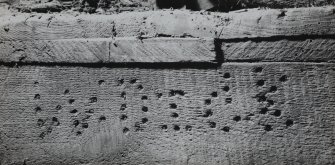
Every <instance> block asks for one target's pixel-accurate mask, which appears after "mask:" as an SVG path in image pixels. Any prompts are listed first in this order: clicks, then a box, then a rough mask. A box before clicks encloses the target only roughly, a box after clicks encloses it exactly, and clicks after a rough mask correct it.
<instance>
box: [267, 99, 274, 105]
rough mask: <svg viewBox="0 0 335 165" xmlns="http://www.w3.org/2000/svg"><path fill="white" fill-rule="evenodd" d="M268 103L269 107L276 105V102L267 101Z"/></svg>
mask: <svg viewBox="0 0 335 165" xmlns="http://www.w3.org/2000/svg"><path fill="white" fill-rule="evenodd" d="M267 102H268V103H267V105H268V106H269V107H270V106H272V105H274V104H275V102H274V101H273V100H267Z"/></svg>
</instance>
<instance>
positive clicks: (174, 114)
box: [171, 112, 179, 118]
mask: <svg viewBox="0 0 335 165" xmlns="http://www.w3.org/2000/svg"><path fill="white" fill-rule="evenodd" d="M178 116H179V115H178V113H176V112H173V113H172V114H171V117H174V118H176V117H178Z"/></svg>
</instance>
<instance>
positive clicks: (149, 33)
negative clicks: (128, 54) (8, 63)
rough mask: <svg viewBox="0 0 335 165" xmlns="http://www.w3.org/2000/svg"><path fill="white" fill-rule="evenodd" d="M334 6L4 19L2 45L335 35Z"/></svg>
mask: <svg viewBox="0 0 335 165" xmlns="http://www.w3.org/2000/svg"><path fill="white" fill-rule="evenodd" d="M334 13H335V7H330V6H328V7H313V8H297V9H285V10H279V9H276V10H275V9H248V10H241V11H234V12H230V13H207V12H190V11H169V10H165V11H148V12H132V13H121V14H117V15H79V16H76V15H69V14H44V15H43V16H42V15H38V14H33V15H31V14H18V15H16V16H12V15H10V16H2V17H0V22H1V23H0V41H8V40H20V41H21V40H55V39H73V38H110V37H131V36H146V37H156V36H175V37H180V36H182V37H210V38H221V39H233V38H246V37H248V38H253V37H275V36H295V35H321V36H322V35H333V34H335V14H334Z"/></svg>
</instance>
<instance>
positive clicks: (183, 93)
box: [169, 90, 185, 97]
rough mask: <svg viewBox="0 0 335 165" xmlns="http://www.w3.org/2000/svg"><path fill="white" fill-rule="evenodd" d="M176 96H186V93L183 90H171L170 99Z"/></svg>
mask: <svg viewBox="0 0 335 165" xmlns="http://www.w3.org/2000/svg"><path fill="white" fill-rule="evenodd" d="M176 95H180V96H184V95H185V92H184V91H182V90H170V92H169V97H172V96H176Z"/></svg>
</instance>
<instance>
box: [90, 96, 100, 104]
mask: <svg viewBox="0 0 335 165" xmlns="http://www.w3.org/2000/svg"><path fill="white" fill-rule="evenodd" d="M89 100H90V103H95V102H97V101H98V98H97V97H91V98H90V99H89Z"/></svg>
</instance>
